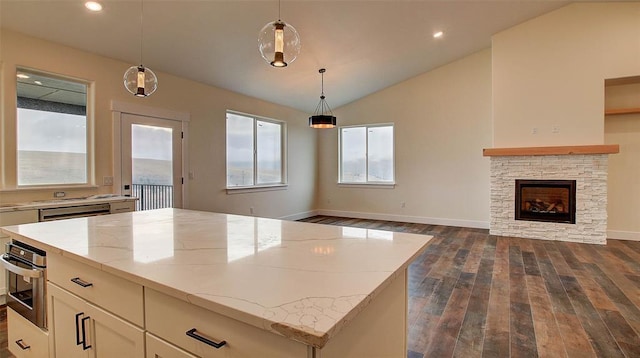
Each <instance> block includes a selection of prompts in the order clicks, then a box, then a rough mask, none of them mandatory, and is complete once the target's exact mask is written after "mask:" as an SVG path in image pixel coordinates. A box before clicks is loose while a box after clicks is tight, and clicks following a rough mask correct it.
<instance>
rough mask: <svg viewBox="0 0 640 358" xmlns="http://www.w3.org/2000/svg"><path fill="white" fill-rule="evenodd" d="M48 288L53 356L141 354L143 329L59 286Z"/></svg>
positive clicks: (134, 356) (95, 357)
mask: <svg viewBox="0 0 640 358" xmlns="http://www.w3.org/2000/svg"><path fill="white" fill-rule="evenodd" d="M48 288H49V297H50V298H49V303H50V310H51V316H50V317H51V318H52V319H51V321H52V323H53V324H52V325H51V326H52V328H53V329H52V330H51V331H50V332H51V333H52V334H53V343H54V347H53V349H54V351H55V356H56V357H64V358H74V357H82V358H112V357H131V358H143V357H144V331H143V330H142V329H140V328H138V327H136V326H134V325H132V324H130V323H128V322H125V321H124V320H122V319H120V318H118V317H116V316H114V315H113V314H111V313H109V312H107V311H104V310H103V309H101V308H99V307H96V306H94V305H92V304H90V303H88V302H86V301H85V300H83V299H82V298H80V297H77V296H75V295H73V294H71V293H69V292H67V291H65V290H63V289H61V288H59V287H58V286H55V285H52V284H49V286H48Z"/></svg>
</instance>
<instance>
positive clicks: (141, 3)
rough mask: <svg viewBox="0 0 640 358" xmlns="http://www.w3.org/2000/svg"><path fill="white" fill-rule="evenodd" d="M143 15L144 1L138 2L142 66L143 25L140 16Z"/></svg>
mask: <svg viewBox="0 0 640 358" xmlns="http://www.w3.org/2000/svg"><path fill="white" fill-rule="evenodd" d="M143 13H144V0H140V65H142V44H143V43H144V24H143V22H142V14H143Z"/></svg>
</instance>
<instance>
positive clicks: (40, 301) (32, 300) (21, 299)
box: [0, 240, 47, 329]
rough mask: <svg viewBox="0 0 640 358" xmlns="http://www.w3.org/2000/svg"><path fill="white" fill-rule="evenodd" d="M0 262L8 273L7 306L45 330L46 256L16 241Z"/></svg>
mask: <svg viewBox="0 0 640 358" xmlns="http://www.w3.org/2000/svg"><path fill="white" fill-rule="evenodd" d="M0 262H2V265H3V266H4V267H5V268H6V269H7V306H9V307H11V308H12V309H13V310H14V311H16V312H17V313H19V314H20V315H21V316H23V317H25V318H26V319H28V320H29V321H31V322H33V323H34V324H35V325H36V326H38V327H40V328H43V329H46V328H47V310H46V304H47V303H46V297H47V295H46V288H47V277H46V267H47V257H46V253H45V252H44V251H42V250H40V249H38V248H36V247H33V246H30V245H28V244H25V243H23V242H19V241H15V240H14V241H13V242H10V243H8V244H7V252H6V253H5V254H4V255H2V257H0Z"/></svg>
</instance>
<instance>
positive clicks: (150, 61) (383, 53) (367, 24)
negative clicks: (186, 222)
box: [0, 0, 569, 113]
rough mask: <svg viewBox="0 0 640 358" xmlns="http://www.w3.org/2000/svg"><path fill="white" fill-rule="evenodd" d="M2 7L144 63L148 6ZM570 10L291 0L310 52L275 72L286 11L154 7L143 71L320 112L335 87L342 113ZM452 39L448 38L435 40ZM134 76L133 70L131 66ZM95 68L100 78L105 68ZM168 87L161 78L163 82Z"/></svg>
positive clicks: (211, 3)
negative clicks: (263, 32) (274, 29)
mask: <svg viewBox="0 0 640 358" xmlns="http://www.w3.org/2000/svg"><path fill="white" fill-rule="evenodd" d="M83 3H84V1H82V0H59V1H56V0H53V1H45V0H34V1H24V0H2V1H0V20H1V26H2V27H3V28H6V29H10V30H13V31H17V32H21V33H25V34H28V35H32V36H35V37H39V38H43V39H46V40H50V41H54V42H57V43H61V44H64V45H68V46H71V47H74V48H78V49H82V50H86V51H89V52H92V53H96V54H99V55H103V56H107V57H110V58H114V59H118V60H122V61H124V62H126V63H128V64H130V65H137V64H139V61H140V14H141V11H140V9H141V2H140V1H138V0H136V1H133V0H132V1H129V0H127V1H123V0H102V3H103V5H104V9H103V11H102V12H100V13H90V12H89V11H87V10H86V9H85V7H84V5H83ZM568 3H569V1H554V0H536V1H527V0H523V1H520V0H518V1H511V0H500V1H483V0H470V1H455V0H454V1H446V0H441V1H419V0H416V1H365V0H360V1H350V0H335V1H324V0H320V1H313V0H293V1H282V2H281V4H280V6H281V18H282V20H283V21H285V22H287V23H289V24H291V25H293V26H294V27H295V28H296V29H297V30H298V32H299V33H300V36H301V39H302V50H301V53H300V55H299V57H298V59H297V60H296V61H295V62H294V63H292V64H291V65H290V66H288V67H286V68H283V69H276V68H272V67H271V66H269V65H268V64H267V63H266V62H265V61H264V60H263V59H262V57H261V56H260V54H259V52H258V47H257V36H258V31H259V30H260V29H261V28H262V27H263V26H264V25H265V24H266V23H268V22H271V21H274V20H277V18H278V2H277V1H275V0H270V1H242V0H236V1H222V0H198V1H196V0H173V1H171V0H144V3H143V4H144V11H143V24H144V44H143V47H142V53H143V62H144V65H145V66H147V67H149V68H151V69H153V70H154V71H155V72H156V73H158V72H166V73H170V74H173V75H177V76H181V77H185V78H188V79H192V80H195V81H198V82H201V83H205V84H208V85H212V86H216V87H220V88H224V89H228V90H231V91H234V92H239V93H242V94H246V95H249V96H253V97H257V98H261V99H264V100H266V101H270V102H274V103H278V104H282V105H285V106H290V107H293V108H297V109H299V110H302V111H305V112H309V113H311V112H313V110H314V109H315V106H316V105H317V103H318V100H319V98H318V97H319V95H320V75H319V74H318V69H319V68H322V67H324V68H326V69H327V72H326V73H325V75H324V90H325V94H326V96H327V101H328V103H329V105H330V106H331V107H333V108H337V107H339V106H341V105H344V104H346V103H349V102H352V101H354V100H357V99H359V98H362V97H364V96H366V95H368V94H370V93H373V92H376V91H379V90H381V89H383V88H385V87H388V86H390V85H393V84H395V83H398V82H401V81H403V80H405V79H408V78H411V77H414V76H416V75H418V74H420V73H423V72H426V71H429V70H432V69H434V68H436V67H439V66H442V65H444V64H447V63H449V62H452V61H455V60H456V59H459V58H461V57H464V56H465V55H468V54H471V53H473V52H476V51H479V50H481V49H484V48H487V47H489V46H490V45H491V35H493V34H495V33H497V32H499V31H501V30H504V29H507V28H509V27H512V26H514V25H516V24H519V23H521V22H523V21H526V20H528V19H531V18H534V17H536V16H539V15H541V14H544V13H547V12H549V11H552V10H554V9H557V8H559V7H561V6H564V5H566V4H568ZM436 31H443V32H444V36H443V37H442V38H439V39H435V38H434V37H433V36H432V35H433V33H434V32H436ZM126 67H128V66H125V67H123V73H124V70H125V69H126ZM99 70H100V69H99V68H96V71H99ZM159 83H160V88H161V87H162V76H161V74H160V75H159Z"/></svg>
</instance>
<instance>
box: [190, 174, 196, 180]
mask: <svg viewBox="0 0 640 358" xmlns="http://www.w3.org/2000/svg"><path fill="white" fill-rule="evenodd" d="M195 178H196V175H195V173H194V172H189V180H193V179H195Z"/></svg>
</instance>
